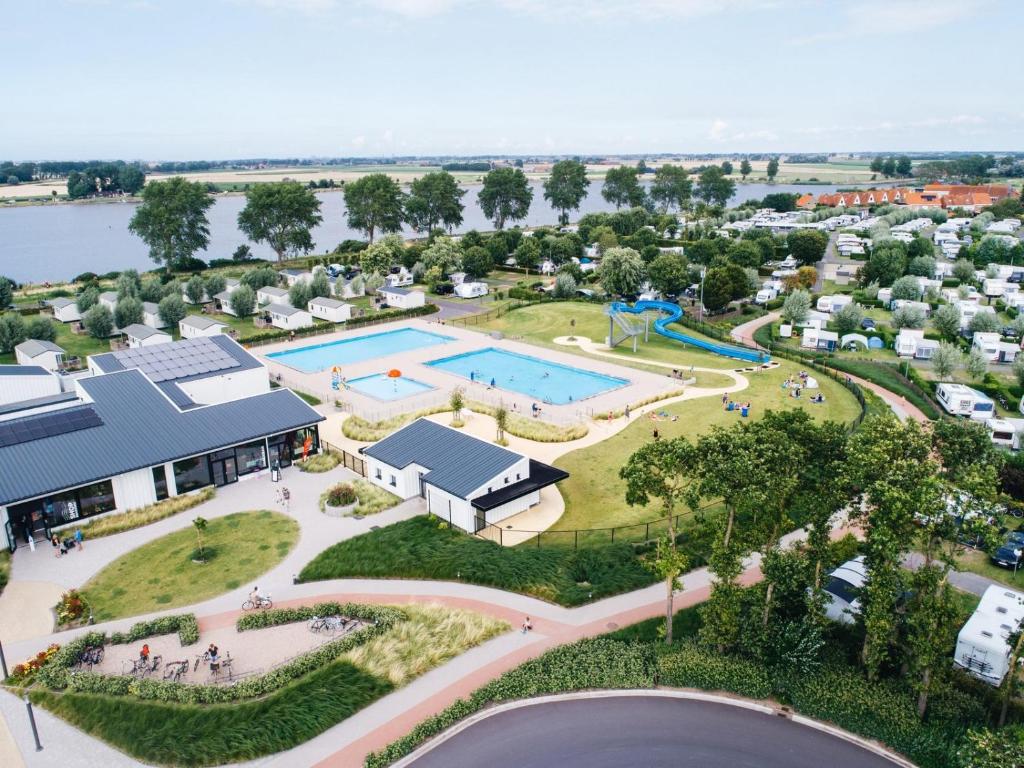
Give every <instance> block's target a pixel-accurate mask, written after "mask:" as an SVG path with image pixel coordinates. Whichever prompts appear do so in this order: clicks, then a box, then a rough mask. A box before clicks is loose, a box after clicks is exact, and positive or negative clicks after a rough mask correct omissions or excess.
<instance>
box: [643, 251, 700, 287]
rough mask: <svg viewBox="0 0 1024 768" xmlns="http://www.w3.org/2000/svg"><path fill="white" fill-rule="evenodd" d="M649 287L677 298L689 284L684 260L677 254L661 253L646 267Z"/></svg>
mask: <svg viewBox="0 0 1024 768" xmlns="http://www.w3.org/2000/svg"><path fill="white" fill-rule="evenodd" d="M647 277H648V278H649V279H650V281H651V286H652V287H653V288H654V289H655V290H657V291H660V292H661V293H664V294H665V295H667V296H678V295H679V294H680V293H682V292H683V291H684V290H686V287H687V286H688V285H689V284H690V271H689V269H688V268H687V265H686V259H684V258H683V257H682V256H680V255H679V254H678V253H671V252H669V253H662V254H660V255H659V256H657V257H656V258H655V259H654V261H652V262H651V263H650V264H648V265H647Z"/></svg>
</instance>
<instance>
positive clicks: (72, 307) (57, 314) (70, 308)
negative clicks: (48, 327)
mask: <svg viewBox="0 0 1024 768" xmlns="http://www.w3.org/2000/svg"><path fill="white" fill-rule="evenodd" d="M53 318H54V320H58V321H60V322H62V323H73V322H75V321H77V320H81V319H82V313H81V312H79V311H78V305H77V304H68V305H67V306H66V307H60V308H59V309H58V308H57V307H54V308H53Z"/></svg>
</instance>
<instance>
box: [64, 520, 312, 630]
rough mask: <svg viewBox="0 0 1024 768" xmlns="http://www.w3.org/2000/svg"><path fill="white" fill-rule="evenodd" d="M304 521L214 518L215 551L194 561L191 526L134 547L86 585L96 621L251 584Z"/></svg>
mask: <svg viewBox="0 0 1024 768" xmlns="http://www.w3.org/2000/svg"><path fill="white" fill-rule="evenodd" d="M298 536H299V526H298V523H296V522H295V521H294V520H293V519H292V518H290V517H285V516H284V515H281V514H278V513H276V512H270V511H267V510H263V511H260V512H236V513H235V514H232V515H227V516H226V517H219V518H216V519H214V520H210V521H209V524H208V526H207V529H206V532H205V533H204V534H203V543H204V545H205V547H206V549H208V550H210V551H212V553H213V557H212V558H211V559H210V560H209V561H208V562H206V563H204V564H197V563H193V562H192V553H193V551H194V550H195V549H196V532H195V530H194V529H193V528H192V527H191V526H189V527H188V528H186V529H184V530H181V531H176V532H174V533H170V534H167V535H166V536H162V537H160V538H159V539H156V540H155V541H151V542H149V543H148V544H144V545H143V546H141V547H139V548H137V549H133V550H132V551H131V552H128V553H127V554H125V555H122V556H121V557H119V558H118V559H117V560H115V561H114V562H112V563H111V564H110V565H108V566H107V567H106V568H104V569H103V570H102V571H100V572H99V573H98V574H96V575H95V576H93V578H91V579H90V580H89V581H88V582H87V583H86V584H85V586H84V587H83V588H82V594H83V596H84V597H85V600H86V602H87V603H88V604H89V606H90V607H91V608H92V612H93V616H94V617H95V619H96V621H109V620H110V619H118V618H121V617H122V616H136V615H138V614H141V613H149V612H152V611H159V610H163V609H166V608H174V607H176V606H179V605H191V604H192V603H198V602H200V601H202V600H206V599H208V598H211V597H215V596H216V595H219V594H222V593H224V592H228V591H230V590H232V589H237V588H238V587H240V586H243V585H245V584H248V583H249V582H251V581H252V580H253V579H254V578H255V577H257V576H259V575H260V574H262V573H266V572H267V571H268V570H270V569H271V568H272V567H273V566H275V565H277V564H278V563H279V562H281V560H283V559H284V557H285V555H287V554H288V552H289V550H291V548H292V547H293V546H294V545H295V542H296V541H297V540H298Z"/></svg>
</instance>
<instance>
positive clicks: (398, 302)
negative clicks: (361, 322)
mask: <svg viewBox="0 0 1024 768" xmlns="http://www.w3.org/2000/svg"><path fill="white" fill-rule="evenodd" d="M377 293H379V294H380V295H381V296H382V297H383V298H384V303H385V304H387V305H388V306H389V307H395V308H396V309H413V308H414V307H422V306H423V305H424V304H426V303H427V296H426V294H425V293H423V291H410V290H407V289H405V288H395V287H393V286H384V287H383V288H378V289H377Z"/></svg>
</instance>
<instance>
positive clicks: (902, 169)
mask: <svg viewBox="0 0 1024 768" xmlns="http://www.w3.org/2000/svg"><path fill="white" fill-rule="evenodd" d="M912 167H913V164H912V163H911V162H910V158H909V157H907V156H906V155H900V156H899V157H898V158H896V173H897V174H898V175H900V176H903V177H904V178H906V177H907V176H909V175H910V170H911V168H912Z"/></svg>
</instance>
